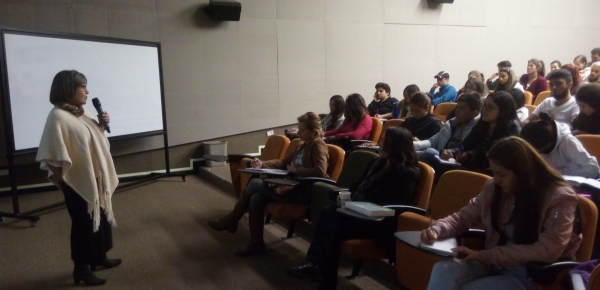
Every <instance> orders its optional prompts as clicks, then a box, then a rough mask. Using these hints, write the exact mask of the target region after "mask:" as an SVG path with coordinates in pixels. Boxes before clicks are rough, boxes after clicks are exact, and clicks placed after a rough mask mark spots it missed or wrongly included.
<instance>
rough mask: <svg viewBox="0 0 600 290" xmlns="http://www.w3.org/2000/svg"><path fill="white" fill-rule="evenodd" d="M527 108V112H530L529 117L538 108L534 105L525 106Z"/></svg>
mask: <svg viewBox="0 0 600 290" xmlns="http://www.w3.org/2000/svg"><path fill="white" fill-rule="evenodd" d="M525 108H527V111H529V115H531V114H533V111H535V109H536V108H537V106H534V105H525Z"/></svg>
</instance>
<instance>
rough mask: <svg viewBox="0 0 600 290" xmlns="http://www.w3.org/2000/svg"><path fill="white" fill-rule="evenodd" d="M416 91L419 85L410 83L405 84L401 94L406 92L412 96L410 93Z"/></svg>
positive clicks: (412, 93)
mask: <svg viewBox="0 0 600 290" xmlns="http://www.w3.org/2000/svg"><path fill="white" fill-rule="evenodd" d="M418 91H421V90H420V89H419V87H418V86H417V85H415V84H412V85H408V86H406V88H404V91H403V92H402V95H406V94H408V95H409V96H411V97H412V95H414V94H415V93H416V92H418Z"/></svg>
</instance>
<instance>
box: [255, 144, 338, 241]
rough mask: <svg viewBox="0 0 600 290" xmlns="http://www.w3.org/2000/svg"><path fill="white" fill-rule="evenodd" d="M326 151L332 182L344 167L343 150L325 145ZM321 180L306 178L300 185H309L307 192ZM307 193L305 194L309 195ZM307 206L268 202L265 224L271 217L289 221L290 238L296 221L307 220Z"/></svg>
mask: <svg viewBox="0 0 600 290" xmlns="http://www.w3.org/2000/svg"><path fill="white" fill-rule="evenodd" d="M327 149H328V152H329V163H328V165H327V175H329V178H331V179H332V180H337V179H338V177H339V176H340V172H341V171H342V166H343V165H344V154H345V153H344V150H343V149H342V148H340V147H338V146H335V145H331V144H327ZM319 180H321V178H312V177H306V178H301V179H300V182H301V183H303V182H304V183H309V184H308V185H306V186H307V191H308V190H310V188H311V187H312V184H313V183H314V182H316V181H319ZM309 193H310V192H307V193H306V194H309ZM309 209H310V203H309V204H289V203H281V202H270V203H267V205H266V206H265V212H266V213H267V217H266V218H265V224H268V223H269V222H270V221H271V217H272V216H274V217H276V218H280V219H289V220H290V224H289V227H288V233H287V237H286V238H288V239H289V238H291V237H292V236H293V235H294V229H295V227H296V220H302V219H305V218H309Z"/></svg>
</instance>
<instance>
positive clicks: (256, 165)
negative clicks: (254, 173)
mask: <svg viewBox="0 0 600 290" xmlns="http://www.w3.org/2000/svg"><path fill="white" fill-rule="evenodd" d="M252 168H255V169H260V168H262V161H260V159H258V158H254V160H252Z"/></svg>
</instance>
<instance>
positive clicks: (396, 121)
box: [373, 119, 404, 143]
mask: <svg viewBox="0 0 600 290" xmlns="http://www.w3.org/2000/svg"><path fill="white" fill-rule="evenodd" d="M402 123H404V119H389V120H387V122H385V124H383V127H382V128H381V134H379V138H377V141H373V142H377V143H379V141H380V140H381V136H383V134H385V130H387V128H388V127H400V125H402Z"/></svg>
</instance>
